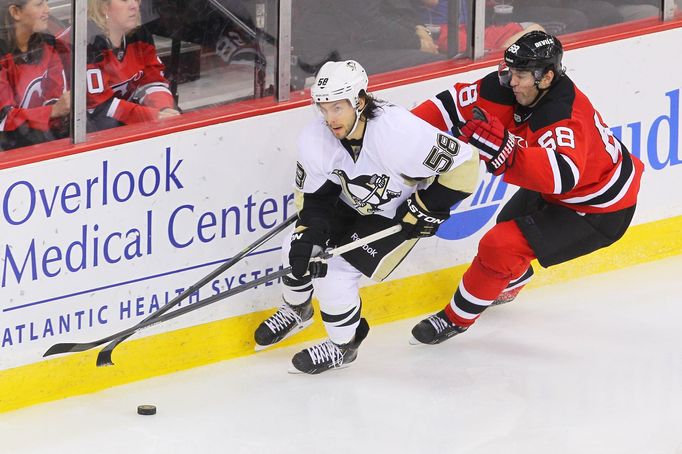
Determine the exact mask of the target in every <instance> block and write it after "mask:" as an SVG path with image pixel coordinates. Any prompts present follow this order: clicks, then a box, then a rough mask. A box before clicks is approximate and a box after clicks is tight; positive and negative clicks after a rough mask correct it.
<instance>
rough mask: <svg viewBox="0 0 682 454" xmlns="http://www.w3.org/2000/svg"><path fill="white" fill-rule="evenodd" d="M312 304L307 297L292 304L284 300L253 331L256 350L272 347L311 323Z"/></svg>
mask: <svg viewBox="0 0 682 454" xmlns="http://www.w3.org/2000/svg"><path fill="white" fill-rule="evenodd" d="M313 312H314V311H313V305H312V303H311V300H310V299H309V300H308V301H306V302H305V303H303V304H301V305H298V306H294V305H291V304H289V303H287V302H286V301H285V302H284V304H283V305H282V306H280V308H279V309H278V310H277V312H275V313H274V314H273V315H272V316H271V317H270V318H268V319H267V320H264V321H263V322H262V323H261V324H260V325H258V328H256V332H255V333H254V339H255V340H256V351H261V350H264V349H266V348H268V347H272V346H273V345H275V344H276V343H278V342H281V341H283V340H284V339H286V338H288V337H290V336H293V335H294V334H296V333H298V332H299V331H301V330H303V329H305V328H307V327H309V326H310V325H311V324H312V323H313Z"/></svg>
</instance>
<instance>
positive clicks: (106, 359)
mask: <svg viewBox="0 0 682 454" xmlns="http://www.w3.org/2000/svg"><path fill="white" fill-rule="evenodd" d="M112 350H113V349H111V350H110V349H107V348H106V347H105V348H103V349H102V351H101V352H99V354H98V355H97V367H105V366H113V365H114V361H113V360H112V359H111V352H112Z"/></svg>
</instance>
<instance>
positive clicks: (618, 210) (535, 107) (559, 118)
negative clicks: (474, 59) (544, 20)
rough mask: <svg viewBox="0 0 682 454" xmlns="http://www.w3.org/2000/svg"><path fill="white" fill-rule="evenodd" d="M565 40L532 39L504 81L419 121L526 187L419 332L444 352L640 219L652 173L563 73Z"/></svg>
mask: <svg viewBox="0 0 682 454" xmlns="http://www.w3.org/2000/svg"><path fill="white" fill-rule="evenodd" d="M562 56H563V49H562V46H561V43H560V42H559V40H558V39H557V38H556V37H554V36H551V35H548V34H546V33H544V32H539V31H534V32H530V33H527V34H525V35H523V36H522V37H521V38H519V39H518V40H517V41H516V42H515V43H514V44H512V45H511V46H510V47H509V48H508V49H507V50H506V51H505V53H504V60H503V61H502V62H501V64H500V67H499V70H498V72H497V73H492V74H489V75H487V76H486V77H484V78H483V79H481V80H478V81H476V82H474V83H471V84H464V83H458V84H455V86H454V87H452V88H451V89H449V90H446V91H444V92H442V93H439V94H437V95H436V96H435V97H434V98H432V99H430V100H428V101H426V102H424V103H423V104H421V105H419V106H417V107H416V108H415V109H414V110H413V113H415V114H416V115H418V116H420V117H421V118H423V119H425V120H427V121H429V122H430V123H432V124H433V125H435V126H436V127H438V128H440V129H442V130H452V131H453V132H454V133H455V136H457V137H459V138H460V139H461V140H463V141H465V142H468V143H470V144H472V145H474V146H475V147H477V148H478V149H479V150H480V157H481V159H482V160H483V161H484V162H485V165H486V168H487V170H488V171H489V172H491V173H493V174H495V175H502V177H503V178H504V181H505V182H507V183H511V184H513V185H516V186H519V187H520V189H519V190H518V191H517V192H516V193H515V194H514V195H513V196H512V198H511V199H510V200H509V202H507V204H506V205H505V206H504V207H503V208H502V210H501V212H500V214H499V215H498V218H497V224H496V225H495V226H494V227H493V228H492V229H490V231H488V232H487V233H486V234H485V235H484V236H483V238H481V240H480V242H479V245H478V253H477V255H476V257H474V260H473V262H472V264H471V266H470V267H469V268H468V269H467V271H466V272H465V273H464V276H463V277H462V280H461V282H460V283H459V286H458V288H457V290H456V292H455V294H454V295H453V297H452V299H451V301H450V303H449V304H448V305H447V306H446V307H445V308H444V309H443V310H442V311H440V312H438V313H436V314H434V315H431V316H430V317H428V318H426V319H424V320H422V321H421V322H419V323H418V324H417V325H416V326H415V327H414V328H413V330H412V335H413V336H414V339H415V340H416V341H418V342H420V343H425V344H437V343H440V342H442V341H444V340H446V339H448V338H450V337H452V336H455V335H457V334H460V333H462V332H464V331H465V330H467V329H468V328H469V327H470V326H471V325H472V324H473V323H474V322H475V321H476V319H478V317H479V316H480V315H481V313H482V312H483V311H484V310H485V309H486V308H488V307H489V306H490V305H491V304H495V303H496V302H497V303H500V302H508V301H511V300H512V299H513V298H514V297H515V296H516V294H517V293H518V292H519V290H520V289H521V287H523V285H525V283H526V282H528V280H529V279H530V277H531V276H532V274H533V269H532V267H531V260H533V259H537V260H538V262H539V263H540V265H542V266H543V267H549V266H552V265H556V264H559V263H563V262H566V261H569V260H572V259H574V258H576V257H579V256H582V255H585V254H589V253H591V252H593V251H595V250H597V249H600V248H603V247H606V246H609V245H610V244H612V243H614V242H615V241H617V240H618V239H619V238H620V237H621V236H622V235H623V234H624V233H625V231H626V229H627V228H628V226H629V224H630V222H631V220H632V216H633V214H634V211H635V204H636V202H637V193H638V191H639V184H640V178H641V175H642V172H643V170H644V166H643V164H642V162H641V161H640V160H639V159H637V157H635V156H632V155H631V154H630V153H629V152H628V150H627V149H626V148H625V146H624V145H623V144H622V143H621V142H620V141H619V140H618V139H617V138H616V137H614V136H613V134H612V133H611V131H610V130H609V128H608V126H606V124H605V123H604V121H603V119H602V117H601V115H600V114H599V112H597V111H596V110H595V108H594V107H593V106H592V104H591V103H590V101H589V99H588V98H587V97H586V96H585V95H584V94H583V93H582V92H581V91H580V90H579V89H578V88H577V87H576V86H575V84H574V83H573V81H572V80H571V79H570V78H569V77H568V76H567V75H565V74H564V69H563V67H562V64H561V59H562Z"/></svg>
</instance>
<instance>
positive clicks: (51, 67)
mask: <svg viewBox="0 0 682 454" xmlns="http://www.w3.org/2000/svg"><path fill="white" fill-rule="evenodd" d="M49 12H50V9H49V7H48V6H47V1H46V0H24V1H20V0H0V26H1V27H2V29H1V30H0V149H2V150H9V149H12V148H17V147H22V146H27V145H33V144H36V143H41V142H46V141H48V140H54V139H57V138H62V137H66V136H67V135H68V115H69V112H70V110H71V102H70V99H71V98H70V94H69V92H68V91H66V75H65V73H64V67H63V63H62V60H61V56H62V55H65V52H64V51H65V49H64V48H63V46H62V45H61V44H60V43H59V42H58V41H57V40H55V38H54V36H52V35H48V34H46V33H44V32H45V30H47V18H48V15H49Z"/></svg>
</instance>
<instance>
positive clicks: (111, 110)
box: [107, 98, 121, 118]
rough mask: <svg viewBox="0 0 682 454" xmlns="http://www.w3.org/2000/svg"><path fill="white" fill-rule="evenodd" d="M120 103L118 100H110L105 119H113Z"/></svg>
mask: <svg viewBox="0 0 682 454" xmlns="http://www.w3.org/2000/svg"><path fill="white" fill-rule="evenodd" d="M120 103H121V101H120V100H119V99H118V98H111V104H109V109H108V110H107V117H111V118H114V114H116V109H118V105H119V104H120Z"/></svg>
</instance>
